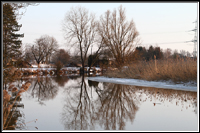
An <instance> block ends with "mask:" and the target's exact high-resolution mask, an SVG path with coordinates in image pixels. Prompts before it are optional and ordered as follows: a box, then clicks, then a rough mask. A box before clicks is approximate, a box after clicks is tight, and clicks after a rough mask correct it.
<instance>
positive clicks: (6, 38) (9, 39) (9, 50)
mask: <svg viewBox="0 0 200 133" xmlns="http://www.w3.org/2000/svg"><path fill="white" fill-rule="evenodd" d="M21 26H22V25H19V24H18V22H17V20H16V15H15V13H14V10H13V7H12V6H11V5H10V4H8V3H5V4H3V66H4V67H6V66H7V63H8V62H10V61H11V59H12V58H15V59H17V57H19V56H20V55H21V52H20V47H21V44H22V42H21V40H20V39H19V37H24V34H18V33H16V32H18V31H19V30H20V28H21Z"/></svg>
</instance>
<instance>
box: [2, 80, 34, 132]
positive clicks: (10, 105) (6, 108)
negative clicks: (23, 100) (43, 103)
mask: <svg viewBox="0 0 200 133" xmlns="http://www.w3.org/2000/svg"><path fill="white" fill-rule="evenodd" d="M30 85H31V83H29V82H27V83H25V84H23V85H22V87H21V89H19V90H18V89H17V88H16V87H15V86H14V85H10V86H9V90H12V93H16V94H17V95H16V97H15V99H14V100H13V101H12V102H11V101H10V100H11V95H10V94H9V93H8V92H7V90H3V130H10V129H14V128H15V127H16V125H12V124H11V123H13V122H12V120H11V119H12V117H13V115H14V112H15V109H16V107H15V105H17V104H18V100H19V97H20V95H21V93H23V92H25V91H27V90H28V88H29V87H30ZM14 123H16V122H14Z"/></svg>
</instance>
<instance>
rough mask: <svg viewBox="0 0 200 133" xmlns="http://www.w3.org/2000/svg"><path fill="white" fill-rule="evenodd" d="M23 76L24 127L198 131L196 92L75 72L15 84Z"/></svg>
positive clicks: (36, 128)
mask: <svg viewBox="0 0 200 133" xmlns="http://www.w3.org/2000/svg"><path fill="white" fill-rule="evenodd" d="M27 80H28V81H30V82H31V86H30V88H29V90H28V91H27V92H24V93H23V95H22V96H21V98H22V100H21V101H20V102H21V104H24V107H23V108H20V112H21V113H22V114H24V115H23V117H22V118H20V119H24V121H25V123H26V126H24V128H23V129H24V130H128V131H132V130H142V131H145V130H147V131H157V130H158V131H197V130H198V114H197V92H189V91H179V90H170V89H159V88H149V87H137V86H131V85H120V84H113V83H99V82H96V81H90V80H87V79H85V78H83V77H78V76H74V77H73V76H70V77H69V76H62V77H40V78H36V77H35V78H27V79H26V80H20V81H18V82H15V83H13V84H15V85H16V86H17V85H18V86H20V84H21V83H23V82H25V81H27ZM35 119H37V121H35V122H30V123H29V121H32V120H35ZM18 120H19V119H18ZM16 130H18V129H16Z"/></svg>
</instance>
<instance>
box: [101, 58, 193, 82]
mask: <svg viewBox="0 0 200 133" xmlns="http://www.w3.org/2000/svg"><path fill="white" fill-rule="evenodd" d="M104 76H106V77H115V78H131V79H142V80H147V81H160V80H164V81H173V82H174V83H180V82H190V81H192V82H197V60H194V59H190V58H186V59H178V58H177V59H165V60H151V61H138V62H135V63H132V64H128V65H127V66H125V67H122V68H121V69H114V70H109V71H107V72H106V73H105V74H104Z"/></svg>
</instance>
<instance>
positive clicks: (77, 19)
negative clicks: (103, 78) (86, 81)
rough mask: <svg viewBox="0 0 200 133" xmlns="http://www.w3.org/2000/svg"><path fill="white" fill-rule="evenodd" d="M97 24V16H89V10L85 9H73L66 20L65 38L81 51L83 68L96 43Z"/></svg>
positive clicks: (64, 26) (64, 24) (64, 25)
mask: <svg viewBox="0 0 200 133" xmlns="http://www.w3.org/2000/svg"><path fill="white" fill-rule="evenodd" d="M96 24H97V23H96V21H95V15H94V14H89V12H88V10H87V9H85V8H83V7H77V8H71V10H70V11H69V12H67V14H66V16H65V19H64V23H63V30H64V32H65V33H66V35H65V37H66V38H67V39H68V40H69V43H70V44H71V46H75V47H76V48H78V49H79V52H80V56H81V62H82V66H83V67H84V66H85V61H86V57H87V53H88V50H89V48H90V47H91V45H93V44H94V42H95V37H96ZM83 71H84V69H83Z"/></svg>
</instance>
